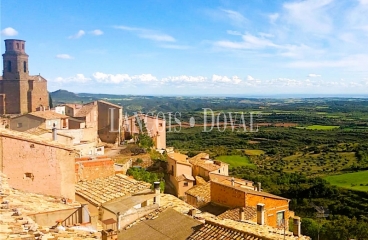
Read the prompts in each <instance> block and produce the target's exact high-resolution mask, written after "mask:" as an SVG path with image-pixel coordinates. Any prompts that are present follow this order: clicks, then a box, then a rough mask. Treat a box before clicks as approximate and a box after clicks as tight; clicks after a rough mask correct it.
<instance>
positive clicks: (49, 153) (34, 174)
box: [0, 129, 75, 200]
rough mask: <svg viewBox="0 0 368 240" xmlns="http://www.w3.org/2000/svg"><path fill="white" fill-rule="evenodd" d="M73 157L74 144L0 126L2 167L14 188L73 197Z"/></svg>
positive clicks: (0, 167)
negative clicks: (61, 142) (69, 144)
mask: <svg viewBox="0 0 368 240" xmlns="http://www.w3.org/2000/svg"><path fill="white" fill-rule="evenodd" d="M74 159H75V152H74V148H72V147H71V146H68V145H64V144H60V143H58V142H55V141H47V140H46V139H44V138H42V137H39V136H36V135H32V134H29V133H24V132H17V131H12V130H8V129H0V170H1V172H3V173H5V174H6V175H7V177H8V178H9V185H10V186H11V187H13V188H16V189H19V190H22V191H26V192H34V193H40V194H46V195H51V196H57V197H64V198H68V199H72V200H73V199H74V198H75V174H74Z"/></svg>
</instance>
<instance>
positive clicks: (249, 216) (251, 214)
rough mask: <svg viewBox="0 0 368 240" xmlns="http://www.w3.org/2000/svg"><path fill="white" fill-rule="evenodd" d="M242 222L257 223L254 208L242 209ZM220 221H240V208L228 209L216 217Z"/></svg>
mask: <svg viewBox="0 0 368 240" xmlns="http://www.w3.org/2000/svg"><path fill="white" fill-rule="evenodd" d="M243 211H244V220H248V221H253V222H256V221H257V209H256V208H254V207H243ZM217 217H218V218H220V219H230V220H234V221H239V220H240V208H233V209H229V210H227V211H226V212H224V213H222V214H220V215H218V216H217Z"/></svg>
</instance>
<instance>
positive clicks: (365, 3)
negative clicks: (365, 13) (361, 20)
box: [359, 0, 368, 5]
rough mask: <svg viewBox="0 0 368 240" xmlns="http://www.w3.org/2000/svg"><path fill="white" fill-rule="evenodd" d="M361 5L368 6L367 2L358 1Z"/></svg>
mask: <svg viewBox="0 0 368 240" xmlns="http://www.w3.org/2000/svg"><path fill="white" fill-rule="evenodd" d="M359 3H360V4H361V5H368V0H359Z"/></svg>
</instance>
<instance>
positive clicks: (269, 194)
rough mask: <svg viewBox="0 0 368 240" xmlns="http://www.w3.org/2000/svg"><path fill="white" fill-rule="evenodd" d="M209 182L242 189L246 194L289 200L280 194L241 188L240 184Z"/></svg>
mask: <svg viewBox="0 0 368 240" xmlns="http://www.w3.org/2000/svg"><path fill="white" fill-rule="evenodd" d="M211 184H220V185H223V186H227V187H230V188H235V189H237V190H240V191H242V192H244V193H246V194H252V195H257V196H263V197H269V198H274V199H280V200H289V199H287V198H283V197H280V196H277V195H273V194H271V193H267V192H260V191H255V190H252V189H250V188H243V187H241V186H240V187H239V186H231V185H228V184H224V183H221V182H217V181H212V183H211Z"/></svg>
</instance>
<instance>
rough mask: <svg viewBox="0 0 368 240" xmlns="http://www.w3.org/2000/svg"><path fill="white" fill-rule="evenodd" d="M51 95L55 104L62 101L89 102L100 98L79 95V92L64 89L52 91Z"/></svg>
mask: <svg viewBox="0 0 368 240" xmlns="http://www.w3.org/2000/svg"><path fill="white" fill-rule="evenodd" d="M50 96H51V98H52V102H53V104H54V105H57V104H61V103H82V102H83V103H87V102H90V101H94V100H97V99H99V98H98V97H92V96H79V95H78V94H75V93H73V92H69V91H67V90H62V89H60V90H57V91H55V92H51V93H50Z"/></svg>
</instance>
